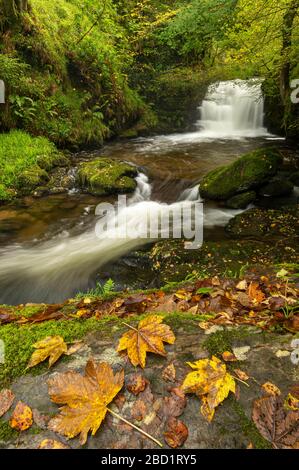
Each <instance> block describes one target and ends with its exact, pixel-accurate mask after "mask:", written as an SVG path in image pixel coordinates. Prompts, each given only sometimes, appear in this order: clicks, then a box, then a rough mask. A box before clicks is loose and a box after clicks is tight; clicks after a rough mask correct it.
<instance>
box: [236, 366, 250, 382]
mask: <svg viewBox="0 0 299 470" xmlns="http://www.w3.org/2000/svg"><path fill="white" fill-rule="evenodd" d="M234 373H235V374H236V376H237V377H238V378H239V379H240V380H243V381H244V382H246V381H247V380H248V379H249V378H250V377H249V375H247V374H246V372H244V371H243V370H241V369H234Z"/></svg>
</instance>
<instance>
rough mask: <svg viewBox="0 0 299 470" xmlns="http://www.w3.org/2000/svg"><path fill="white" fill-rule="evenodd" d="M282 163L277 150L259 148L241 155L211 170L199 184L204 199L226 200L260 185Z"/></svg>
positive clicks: (274, 172)
mask: <svg viewBox="0 0 299 470" xmlns="http://www.w3.org/2000/svg"><path fill="white" fill-rule="evenodd" d="M281 163H282V157H281V155H280V153H279V151H278V150H276V149H272V148H268V149H267V148H266V149H259V150H255V151H254V152H251V153H248V154H246V155H243V156H242V157H240V158H239V159H238V160H236V161H235V162H234V163H232V164H231V165H227V166H223V167H220V168H217V169H216V170H213V171H211V172H210V173H208V174H207V175H206V176H204V178H203V180H202V181H201V184H200V195H201V196H202V197H203V198H206V199H213V200H226V199H229V198H230V197H232V196H234V195H235V194H238V193H241V192H244V191H247V190H250V189H254V188H256V187H259V186H261V185H262V184H263V183H265V181H267V180H268V178H269V177H271V176H274V175H275V174H276V173H277V171H278V168H279V165H280V164H281Z"/></svg>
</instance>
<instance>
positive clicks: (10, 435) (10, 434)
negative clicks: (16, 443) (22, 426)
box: [0, 419, 19, 442]
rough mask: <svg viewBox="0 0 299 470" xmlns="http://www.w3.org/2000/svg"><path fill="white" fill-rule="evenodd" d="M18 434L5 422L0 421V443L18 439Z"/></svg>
mask: <svg viewBox="0 0 299 470" xmlns="http://www.w3.org/2000/svg"><path fill="white" fill-rule="evenodd" d="M18 434H19V433H18V432H17V431H16V430H15V429H12V428H11V427H10V425H9V423H8V422H7V421H4V420H3V419H0V441H4V442H6V441H9V440H11V439H16V438H17V437H18Z"/></svg>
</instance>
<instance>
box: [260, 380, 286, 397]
mask: <svg viewBox="0 0 299 470" xmlns="http://www.w3.org/2000/svg"><path fill="white" fill-rule="evenodd" d="M262 389H263V390H264V392H266V394H267V395H272V396H273V397H275V396H277V397H279V395H281V391H280V390H279V388H278V387H276V385H274V384H272V383H271V382H266V383H264V384H263V385H262Z"/></svg>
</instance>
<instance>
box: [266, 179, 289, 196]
mask: <svg viewBox="0 0 299 470" xmlns="http://www.w3.org/2000/svg"><path fill="white" fill-rule="evenodd" d="M293 189H294V185H293V183H292V182H291V181H289V180H287V179H286V178H281V177H275V178H272V179H271V180H270V181H269V183H268V184H266V186H263V187H262V188H261V189H260V190H259V194H260V195H261V196H264V197H279V196H288V195H289V194H291V193H292V192H293Z"/></svg>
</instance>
